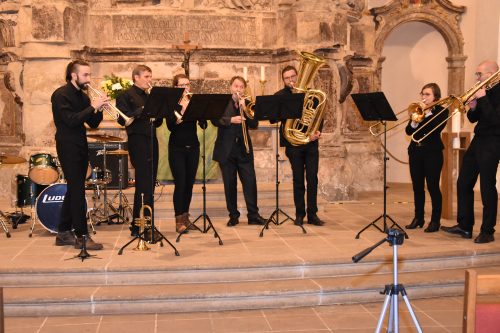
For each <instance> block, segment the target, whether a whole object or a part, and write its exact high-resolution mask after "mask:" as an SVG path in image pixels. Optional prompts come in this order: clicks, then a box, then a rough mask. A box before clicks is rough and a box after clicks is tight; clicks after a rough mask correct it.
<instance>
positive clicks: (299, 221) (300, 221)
mask: <svg viewBox="0 0 500 333" xmlns="http://www.w3.org/2000/svg"><path fill="white" fill-rule="evenodd" d="M293 224H295V225H298V226H300V225H303V224H304V216H301V215H299V216H297V217H296V218H295V220H294V221H293Z"/></svg>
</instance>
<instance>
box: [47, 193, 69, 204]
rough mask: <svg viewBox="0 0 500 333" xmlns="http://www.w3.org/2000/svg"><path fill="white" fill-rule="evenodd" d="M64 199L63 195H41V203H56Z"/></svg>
mask: <svg viewBox="0 0 500 333" xmlns="http://www.w3.org/2000/svg"><path fill="white" fill-rule="evenodd" d="M63 201H64V195H48V194H45V195H44V196H43V200H42V202H43V203H58V202H63Z"/></svg>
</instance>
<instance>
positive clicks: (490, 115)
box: [441, 60, 500, 243]
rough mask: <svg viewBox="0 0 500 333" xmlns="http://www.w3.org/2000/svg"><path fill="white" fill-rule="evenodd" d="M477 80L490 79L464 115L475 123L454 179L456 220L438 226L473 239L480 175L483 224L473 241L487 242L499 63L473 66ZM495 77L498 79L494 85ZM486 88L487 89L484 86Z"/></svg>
mask: <svg viewBox="0 0 500 333" xmlns="http://www.w3.org/2000/svg"><path fill="white" fill-rule="evenodd" d="M475 75H476V78H477V80H478V81H479V82H486V81H487V80H492V83H491V85H490V87H484V86H483V87H482V88H481V89H479V90H477V92H476V93H475V95H474V98H473V99H472V100H471V101H470V102H469V107H470V110H469V111H468V112H467V118H468V119H469V121H470V122H471V123H477V125H476V127H475V128H474V138H473V139H472V141H471V143H470V145H469V148H467V151H466V152H465V154H464V157H463V160H462V165H461V167H460V173H459V175H458V180H457V207H458V210H457V222H458V224H457V225H455V226H453V227H441V229H442V230H443V231H446V232H448V233H452V234H458V235H460V236H462V237H463V238H472V229H473V227H474V186H475V184H476V182H477V178H478V176H481V178H480V189H481V200H482V202H483V223H482V225H481V232H480V233H479V236H477V237H476V239H474V242H475V243H489V242H493V241H494V240H495V238H494V236H493V234H494V232H495V225H496V219H497V208H498V192H497V188H496V175H497V169H498V161H499V159H500V84H498V76H499V72H498V64H497V63H496V62H494V61H492V60H486V61H483V62H481V63H480V64H479V66H478V67H477V69H476V73H475ZM495 80H496V81H497V82H496V84H495ZM485 88H489V89H485Z"/></svg>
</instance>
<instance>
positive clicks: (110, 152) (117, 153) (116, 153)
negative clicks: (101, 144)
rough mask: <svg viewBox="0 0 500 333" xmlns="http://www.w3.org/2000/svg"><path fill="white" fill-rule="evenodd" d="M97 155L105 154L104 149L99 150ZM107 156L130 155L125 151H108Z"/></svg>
mask: <svg viewBox="0 0 500 333" xmlns="http://www.w3.org/2000/svg"><path fill="white" fill-rule="evenodd" d="M97 154H98V155H102V154H104V149H101V150H98V151H97ZM106 155H128V151H126V150H123V149H116V150H106Z"/></svg>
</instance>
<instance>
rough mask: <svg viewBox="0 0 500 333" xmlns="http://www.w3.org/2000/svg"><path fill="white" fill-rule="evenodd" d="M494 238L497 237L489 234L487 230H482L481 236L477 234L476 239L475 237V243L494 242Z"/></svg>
mask: <svg viewBox="0 0 500 333" xmlns="http://www.w3.org/2000/svg"><path fill="white" fill-rule="evenodd" d="M494 240H495V237H493V235H492V234H487V233H485V232H481V233H480V234H479V236H477V237H476V239H474V243H477V244H484V243H489V242H493V241H494Z"/></svg>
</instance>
